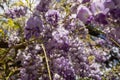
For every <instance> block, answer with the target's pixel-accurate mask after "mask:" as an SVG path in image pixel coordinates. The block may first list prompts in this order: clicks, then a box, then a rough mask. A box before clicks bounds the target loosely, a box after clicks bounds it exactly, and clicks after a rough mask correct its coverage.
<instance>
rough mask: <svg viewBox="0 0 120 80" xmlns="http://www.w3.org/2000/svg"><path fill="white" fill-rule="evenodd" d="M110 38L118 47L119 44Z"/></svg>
mask: <svg viewBox="0 0 120 80" xmlns="http://www.w3.org/2000/svg"><path fill="white" fill-rule="evenodd" d="M110 40H111V41H113V42H114V43H115V44H116V45H117V46H118V47H119V48H120V44H118V43H117V42H116V41H115V40H114V39H112V38H110Z"/></svg>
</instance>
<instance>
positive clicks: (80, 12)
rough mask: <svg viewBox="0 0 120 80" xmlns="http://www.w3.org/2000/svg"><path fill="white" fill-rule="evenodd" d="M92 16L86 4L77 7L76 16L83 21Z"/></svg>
mask: <svg viewBox="0 0 120 80" xmlns="http://www.w3.org/2000/svg"><path fill="white" fill-rule="evenodd" d="M91 16H92V13H91V11H90V10H89V8H87V7H86V6H82V5H80V6H79V7H78V9H77V18H78V19H79V20H81V21H82V22H83V23H86V22H87V20H88V19H89V18H90V17H91Z"/></svg>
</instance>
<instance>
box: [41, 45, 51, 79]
mask: <svg viewBox="0 0 120 80" xmlns="http://www.w3.org/2000/svg"><path fill="white" fill-rule="evenodd" d="M41 47H42V49H43V52H44V55H45V60H46V64H47V70H48V75H49V79H50V80H52V77H51V73H50V67H49V64H48V58H47V54H46V51H45V47H44V45H43V44H41Z"/></svg>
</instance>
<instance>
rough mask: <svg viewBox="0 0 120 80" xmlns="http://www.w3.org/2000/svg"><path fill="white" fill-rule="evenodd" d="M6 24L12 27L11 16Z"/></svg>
mask: <svg viewBox="0 0 120 80" xmlns="http://www.w3.org/2000/svg"><path fill="white" fill-rule="evenodd" d="M8 26H10V27H14V21H13V20H12V19H11V18H9V19H8Z"/></svg>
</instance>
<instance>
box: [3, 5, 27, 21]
mask: <svg viewBox="0 0 120 80" xmlns="http://www.w3.org/2000/svg"><path fill="white" fill-rule="evenodd" d="M26 13H27V7H21V8H16V9H10V10H8V12H6V13H5V16H7V17H9V18H12V19H14V18H19V17H21V16H25V15H26Z"/></svg>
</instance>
